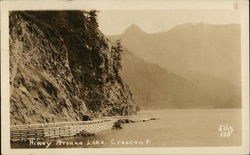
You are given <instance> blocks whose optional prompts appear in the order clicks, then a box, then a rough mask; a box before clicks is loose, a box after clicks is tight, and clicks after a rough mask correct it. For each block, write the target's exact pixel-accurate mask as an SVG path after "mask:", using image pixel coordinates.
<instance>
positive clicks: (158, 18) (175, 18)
mask: <svg viewBox="0 0 250 155" xmlns="http://www.w3.org/2000/svg"><path fill="white" fill-rule="evenodd" d="M97 20H98V22H99V29H100V30H101V31H102V32H103V33H104V34H105V35H115V34H121V33H122V32H124V31H125V30H126V28H128V27H129V26H130V25H131V24H136V25H137V26H139V27H140V28H141V29H142V30H143V31H145V32H147V33H155V32H162V31H167V30H169V29H171V28H172V27H174V26H176V25H178V24H183V23H201V22H203V23H208V24H229V23H230V24H231V23H240V16H239V11H238V10H236V9H233V8H232V9H202V10H194V9H186V10H184V9H164V10H152V9H151V10H104V11H100V12H99V13H98V19H97Z"/></svg>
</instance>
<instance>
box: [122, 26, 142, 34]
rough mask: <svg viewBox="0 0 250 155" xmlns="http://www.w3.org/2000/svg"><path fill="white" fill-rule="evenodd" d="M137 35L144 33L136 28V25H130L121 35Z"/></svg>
mask: <svg viewBox="0 0 250 155" xmlns="http://www.w3.org/2000/svg"><path fill="white" fill-rule="evenodd" d="M138 33H143V34H145V33H146V32H144V31H143V30H142V29H141V28H140V27H139V26H137V25H136V24H131V25H130V26H129V27H128V28H127V29H126V30H125V31H124V32H123V34H138Z"/></svg>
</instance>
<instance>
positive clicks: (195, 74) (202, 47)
mask: <svg viewBox="0 0 250 155" xmlns="http://www.w3.org/2000/svg"><path fill="white" fill-rule="evenodd" d="M109 38H111V39H121V40H122V44H123V45H124V46H125V47H126V48H127V49H128V50H129V51H131V52H127V53H126V52H125V55H124V57H123V63H124V65H123V71H122V76H123V77H124V79H125V81H127V83H128V85H129V86H130V87H131V89H132V93H133V94H134V97H135V100H136V101H137V102H138V103H139V105H142V106H143V107H147V108H149V107H151V108H152V107H154V108H156V107H159V108H162V107H165V108H201V107H211V108H233V107H241V90H240V89H241V87H240V81H241V80H240V26H239V25H236V24H228V25H209V24H203V23H200V24H189V23H187V24H183V25H178V26H176V27H175V28H173V29H171V30H169V31H167V32H161V33H154V34H148V33H146V32H143V31H142V30H141V29H140V28H139V27H138V26H136V25H131V26H130V27H129V28H128V29H127V30H126V31H125V32H124V33H123V34H122V35H120V36H110V37H109ZM132 53H134V54H132ZM142 59H143V60H142ZM154 64H158V65H159V66H158V65H154Z"/></svg>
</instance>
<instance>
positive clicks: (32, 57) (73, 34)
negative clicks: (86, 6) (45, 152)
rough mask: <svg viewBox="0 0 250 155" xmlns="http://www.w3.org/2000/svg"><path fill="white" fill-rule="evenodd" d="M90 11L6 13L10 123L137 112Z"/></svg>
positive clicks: (108, 46) (108, 47) (111, 52)
mask: <svg viewBox="0 0 250 155" xmlns="http://www.w3.org/2000/svg"><path fill="white" fill-rule="evenodd" d="M95 15H96V14H95V12H83V11H41V12H37V11H36V12H35V11H25V12H23V11H20V12H18V11H16V12H10V16H9V19H10V23H9V24H10V25H9V30H10V40H9V41H10V93H11V94H10V95H11V96H10V113H11V124H27V123H36V122H40V123H43V122H56V121H70V120H81V119H82V118H83V116H84V115H90V116H92V117H99V116H110V115H127V114H132V113H135V112H136V103H135V102H134V101H133V98H132V94H131V92H130V90H129V88H128V86H127V85H126V84H125V83H124V82H123V81H122V79H121V77H120V75H119V72H117V71H116V70H117V69H116V68H115V66H114V63H115V62H114V61H115V60H114V58H113V50H112V45H111V44H110V43H109V41H108V40H107V39H106V38H105V37H104V35H103V34H102V33H101V32H100V31H99V30H98V28H97V24H98V23H96V21H95V19H94V18H95Z"/></svg>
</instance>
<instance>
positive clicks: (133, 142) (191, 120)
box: [12, 109, 241, 148]
mask: <svg viewBox="0 0 250 155" xmlns="http://www.w3.org/2000/svg"><path fill="white" fill-rule="evenodd" d="M142 112H147V113H150V114H152V115H154V117H159V118H160V119H159V120H152V121H147V122H139V123H129V124H123V129H113V130H108V131H104V132H100V133H97V134H96V135H95V136H91V137H73V138H66V139H60V140H57V141H53V142H52V143H51V145H50V146H49V148H52V147H179V146H180V147H185V146H187V147H188V146H239V145H241V110H240V109H195V110H194V109H190V110H186V109H185V110H150V111H142ZM12 147H38V146H37V145H34V146H30V144H22V145H20V144H13V145H12ZM39 147H41V148H44V147H45V146H39Z"/></svg>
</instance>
